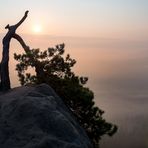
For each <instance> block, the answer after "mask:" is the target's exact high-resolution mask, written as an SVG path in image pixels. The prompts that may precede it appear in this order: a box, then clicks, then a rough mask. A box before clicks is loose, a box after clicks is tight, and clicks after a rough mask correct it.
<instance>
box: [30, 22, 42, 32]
mask: <svg viewBox="0 0 148 148" xmlns="http://www.w3.org/2000/svg"><path fill="white" fill-rule="evenodd" d="M32 29H33V32H34V33H41V32H42V26H41V25H39V24H38V25H37V24H36V25H34V26H33V28H32Z"/></svg>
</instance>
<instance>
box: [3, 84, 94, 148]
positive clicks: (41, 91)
mask: <svg viewBox="0 0 148 148" xmlns="http://www.w3.org/2000/svg"><path fill="white" fill-rule="evenodd" d="M91 147H92V146H91V143H90V141H89V139H88V137H87V135H86V133H85V131H84V130H83V129H82V128H81V127H80V125H79V124H78V123H77V122H76V120H75V118H74V117H73V115H72V113H71V112H70V111H69V109H68V108H67V107H66V106H65V104H64V103H63V101H62V100H61V98H59V97H58V96H57V95H56V93H55V92H54V91H53V90H52V89H51V88H50V87H49V86H47V85H46V84H41V85H38V86H22V87H18V88H14V89H12V90H9V91H8V92H7V93H6V92H5V93H1V94H0V148H91Z"/></svg>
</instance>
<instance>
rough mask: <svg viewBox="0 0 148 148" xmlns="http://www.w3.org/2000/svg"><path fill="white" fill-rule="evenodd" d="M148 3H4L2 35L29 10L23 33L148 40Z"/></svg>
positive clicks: (105, 0) (86, 0) (85, 0)
mask: <svg viewBox="0 0 148 148" xmlns="http://www.w3.org/2000/svg"><path fill="white" fill-rule="evenodd" d="M147 8H148V1H147V0H54V1H53V0H42V1H41V0H13V1H12V0H1V2H0V19H1V22H0V32H1V33H3V32H5V30H4V27H5V26H6V24H8V23H10V24H14V23H16V22H17V21H19V19H20V18H21V17H22V16H23V14H24V12H25V10H29V11H30V12H29V16H28V18H27V20H26V21H25V23H24V24H23V26H21V28H20V29H19V30H18V32H20V33H26V34H33V33H34V31H33V30H34V29H35V26H37V25H38V26H40V28H41V32H40V34H46V35H54V36H89V37H101V38H130V39H145V38H147V37H148V17H147V15H148V9H147Z"/></svg>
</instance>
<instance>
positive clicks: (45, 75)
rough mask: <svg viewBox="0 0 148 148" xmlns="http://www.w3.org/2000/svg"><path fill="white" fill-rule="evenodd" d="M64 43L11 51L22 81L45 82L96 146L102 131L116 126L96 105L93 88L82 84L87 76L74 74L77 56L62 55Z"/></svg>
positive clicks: (112, 129) (25, 82)
mask: <svg viewBox="0 0 148 148" xmlns="http://www.w3.org/2000/svg"><path fill="white" fill-rule="evenodd" d="M64 47H65V45H64V44H60V45H57V46H56V47H55V48H48V50H45V51H40V50H39V49H32V50H30V51H28V52H26V53H24V54H19V55H17V54H14V58H15V59H16V60H17V61H18V62H19V63H18V64H17V66H16V70H17V71H18V76H19V80H20V83H21V85H26V84H28V83H31V84H40V83H47V84H48V85H50V86H51V87H52V88H53V89H54V90H55V91H56V93H57V94H58V95H59V96H60V97H61V98H62V99H63V100H64V102H65V103H66V105H67V106H68V107H69V109H70V110H71V111H72V112H73V114H74V115H75V117H76V119H77V120H78V122H79V123H80V125H81V126H82V127H83V128H84V129H85V130H86V132H87V134H88V136H89V138H90V139H91V141H92V143H93V145H94V147H95V148H97V147H99V140H100V139H101V137H102V136H103V135H105V134H107V135H109V136H112V135H113V134H114V133H115V132H116V131H117V126H116V125H113V124H111V123H108V122H106V120H105V119H104V118H103V113H104V111H102V110H101V109H100V108H98V107H96V106H95V102H94V94H93V92H92V91H91V90H90V89H89V88H87V87H85V84H86V83H87V81H88V78H87V77H80V76H77V75H76V74H75V73H74V72H73V71H72V67H73V66H74V65H75V64H76V60H75V59H72V58H71V57H70V55H69V54H68V55H66V56H65V57H64ZM28 67H32V68H34V69H35V72H36V73H35V75H33V74H31V73H27V69H28Z"/></svg>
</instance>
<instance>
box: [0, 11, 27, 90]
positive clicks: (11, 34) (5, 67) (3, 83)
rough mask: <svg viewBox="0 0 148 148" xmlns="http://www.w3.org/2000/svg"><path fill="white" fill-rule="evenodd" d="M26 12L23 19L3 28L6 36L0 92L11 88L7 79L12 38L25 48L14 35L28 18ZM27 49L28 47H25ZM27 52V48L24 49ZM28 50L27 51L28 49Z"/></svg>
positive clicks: (1, 67)
mask: <svg viewBox="0 0 148 148" xmlns="http://www.w3.org/2000/svg"><path fill="white" fill-rule="evenodd" d="M28 12H29V11H26V12H25V14H24V16H23V18H22V19H21V20H20V21H19V22H18V23H17V24H15V25H12V26H10V25H9V24H8V25H7V26H6V27H5V29H8V32H7V34H6V35H5V37H4V38H3V41H2V43H3V53H2V60H1V65H0V77H1V83H0V88H1V90H8V89H10V88H11V86H10V78H9V47H10V41H11V39H12V38H15V39H18V41H19V42H20V43H22V44H21V45H23V46H24V47H25V46H26V44H25V43H23V42H22V41H23V40H22V41H21V38H20V37H19V36H18V35H17V34H16V33H15V32H16V30H17V28H18V27H19V26H20V25H21V24H22V23H23V22H24V20H25V19H26V18H27V16H28ZM26 47H28V46H26ZM24 49H26V50H27V48H24ZM28 50H29V49H28Z"/></svg>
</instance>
